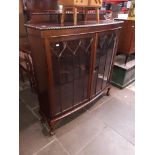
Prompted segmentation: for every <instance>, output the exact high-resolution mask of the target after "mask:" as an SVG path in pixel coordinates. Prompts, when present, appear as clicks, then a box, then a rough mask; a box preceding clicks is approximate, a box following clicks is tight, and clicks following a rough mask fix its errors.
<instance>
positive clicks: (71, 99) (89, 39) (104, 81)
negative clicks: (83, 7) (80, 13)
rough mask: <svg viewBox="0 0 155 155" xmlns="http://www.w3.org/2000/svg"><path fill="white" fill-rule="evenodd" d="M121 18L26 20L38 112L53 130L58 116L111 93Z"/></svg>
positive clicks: (61, 116)
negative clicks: (68, 21)
mask: <svg viewBox="0 0 155 155" xmlns="http://www.w3.org/2000/svg"><path fill="white" fill-rule="evenodd" d="M122 23H123V22H121V21H100V22H99V23H96V22H95V21H94V22H80V23H78V24H77V25H73V24H64V25H63V26H62V25H59V24H51V23H34V24H32V23H31V24H26V25H25V26H26V28H27V32H28V37H29V41H30V46H31V50H32V59H33V62H34V69H35V75H36V80H37V86H38V88H37V90H38V98H39V105H40V106H39V107H40V114H41V116H42V120H43V122H47V123H48V125H49V127H50V129H51V133H52V132H53V129H54V127H55V124H56V123H57V121H59V120H60V119H62V118H64V117H66V116H68V115H70V114H72V113H74V112H75V111H78V110H80V109H81V108H84V107H85V106H87V105H88V104H90V103H92V102H93V101H95V100H96V99H97V98H99V97H100V96H101V95H104V94H106V95H109V91H110V79H111V72H112V66H113V60H114V56H115V54H116V50H117V43H118V34H119V32H120V29H121V25H122Z"/></svg>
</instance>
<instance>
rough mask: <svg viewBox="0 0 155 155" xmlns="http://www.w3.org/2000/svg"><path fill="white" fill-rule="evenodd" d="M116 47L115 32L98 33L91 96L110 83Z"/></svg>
mask: <svg viewBox="0 0 155 155" xmlns="http://www.w3.org/2000/svg"><path fill="white" fill-rule="evenodd" d="M115 47H116V33H115V31H107V32H102V33H98V41H97V50H96V60H95V66H94V73H93V90H92V91H93V95H94V96H95V95H97V94H99V93H100V92H101V91H102V90H103V89H105V88H106V87H107V86H108V84H109V82H110V74H111V67H112V63H113V56H114V54H115V51H116V49H115Z"/></svg>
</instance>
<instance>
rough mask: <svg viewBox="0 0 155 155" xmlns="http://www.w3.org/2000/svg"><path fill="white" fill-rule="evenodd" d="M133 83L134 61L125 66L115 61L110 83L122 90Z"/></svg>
mask: <svg viewBox="0 0 155 155" xmlns="http://www.w3.org/2000/svg"><path fill="white" fill-rule="evenodd" d="M133 81H135V61H134V60H133V61H130V62H128V63H127V64H126V65H125V64H124V63H122V62H121V63H120V59H118V60H116V62H115V63H114V67H113V73H112V80H111V83H112V84H113V85H115V86H116V87H119V88H124V87H126V86H128V85H129V84H131V83H132V82H133Z"/></svg>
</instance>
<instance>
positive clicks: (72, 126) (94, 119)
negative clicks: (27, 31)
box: [20, 83, 135, 155]
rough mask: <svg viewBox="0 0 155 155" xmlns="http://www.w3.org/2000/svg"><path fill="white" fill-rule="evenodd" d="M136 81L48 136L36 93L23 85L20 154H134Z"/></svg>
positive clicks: (68, 120)
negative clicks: (39, 110)
mask: <svg viewBox="0 0 155 155" xmlns="http://www.w3.org/2000/svg"><path fill="white" fill-rule="evenodd" d="M134 100H135V93H134V83H133V84H131V85H130V86H128V87H127V88H125V89H123V90H120V89H117V88H116V87H112V90H111V96H109V97H107V96H105V97H102V98H101V99H99V100H98V101H97V103H95V104H92V106H89V107H87V108H85V109H83V110H81V111H79V112H78V113H75V114H73V115H72V116H70V117H67V118H65V119H63V120H62V121H60V122H59V123H58V125H57V129H56V134H55V135H54V136H53V137H49V135H48V131H47V129H46V126H42V125H41V124H40V122H39V118H40V116H39V113H38V100H37V96H36V95H34V94H32V93H31V91H30V89H29V87H28V85H27V84H25V85H20V155H134V148H135V147H134V144H135V142H134V128H135V127H134V122H135V118H134V112H135V104H134V102H135V101H134Z"/></svg>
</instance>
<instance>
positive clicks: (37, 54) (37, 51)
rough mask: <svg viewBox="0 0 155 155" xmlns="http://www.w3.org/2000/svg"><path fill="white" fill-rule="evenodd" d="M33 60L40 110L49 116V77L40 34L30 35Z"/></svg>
mask: <svg viewBox="0 0 155 155" xmlns="http://www.w3.org/2000/svg"><path fill="white" fill-rule="evenodd" d="M29 42H30V46H31V54H32V60H33V65H34V70H35V76H36V80H37V91H38V99H39V104H40V110H41V111H42V112H43V113H44V114H45V115H46V117H49V99H48V78H47V64H46V55H45V48H44V40H43V39H41V38H40V37H39V36H33V35H29Z"/></svg>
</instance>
